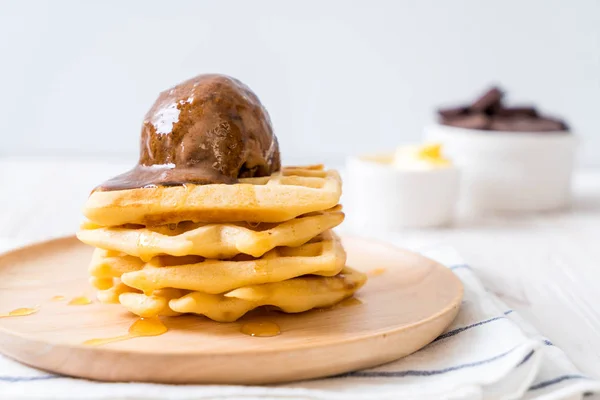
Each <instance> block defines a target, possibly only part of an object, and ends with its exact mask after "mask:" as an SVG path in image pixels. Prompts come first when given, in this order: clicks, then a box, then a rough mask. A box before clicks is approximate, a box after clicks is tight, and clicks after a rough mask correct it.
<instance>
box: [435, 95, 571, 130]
mask: <svg viewBox="0 0 600 400" xmlns="http://www.w3.org/2000/svg"><path fill="white" fill-rule="evenodd" d="M503 98H504V92H503V91H502V90H501V89H499V88H497V87H492V88H491V89H489V90H488V91H487V92H485V93H484V94H483V95H482V96H480V97H479V98H478V99H477V100H475V101H474V102H473V104H471V105H467V106H459V107H451V108H445V109H441V110H438V114H439V117H440V119H439V121H440V123H441V124H442V125H448V126H455V127H459V128H465V129H477V130H491V131H504V132H564V131H568V129H569V128H568V126H567V124H566V123H565V122H564V121H563V120H560V119H557V118H551V117H546V116H543V115H540V114H539V113H538V111H537V109H536V108H535V107H533V106H514V107H506V106H505V105H504V104H503V103H502V101H503Z"/></svg>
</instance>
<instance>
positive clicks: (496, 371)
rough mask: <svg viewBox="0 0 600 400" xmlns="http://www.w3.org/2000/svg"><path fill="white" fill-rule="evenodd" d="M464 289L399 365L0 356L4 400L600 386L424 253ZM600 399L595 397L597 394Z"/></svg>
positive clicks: (453, 264)
mask: <svg viewBox="0 0 600 400" xmlns="http://www.w3.org/2000/svg"><path fill="white" fill-rule="evenodd" d="M426 255H427V256H429V257H431V258H434V259H437V260H438V261H440V262H441V263H443V264H445V265H447V266H448V267H449V268H451V269H452V270H453V271H454V272H455V273H456V275H458V276H459V277H460V279H461V280H462V282H463V283H464V286H465V296H464V301H463V304H462V308H461V311H460V313H459V315H458V317H457V319H456V320H455V321H454V323H453V324H452V326H451V327H450V328H448V330H447V331H446V332H445V333H444V334H442V335H441V336H440V337H439V338H437V339H436V340H435V341H434V342H433V343H431V344H430V345H428V346H427V347H425V348H424V349H422V350H420V351H418V352H417V353H415V354H412V355H410V356H408V357H405V358H403V359H401V360H398V361H396V362H392V363H390V364H386V365H382V366H380V367H377V368H372V369H368V370H363V371H355V372H351V373H347V374H343V375H340V376H335V377H331V378H327V379H318V380H312V381H304V382H297V383H291V384H285V385H274V386H261V387H256V386H255V387H251V386H207V385H205V386H200V385H158V384H141V383H102V382H92V381H87V380H82V379H73V378H69V377H66V376H58V375H52V374H48V373H47V372H42V371H38V370H35V369H32V368H29V367H26V366H24V365H21V364H19V363H17V362H14V361H12V360H9V359H7V358H5V357H3V356H0V399H144V400H151V399H224V398H227V399H244V400H249V399H258V398H260V399H286V400H291V399H350V400H352V399H381V400H385V399H394V400H396V399H415V400H416V399H432V400H433V399H436V400H437V399H452V400H458V399H469V400H470V399H519V398H523V399H579V398H582V397H586V396H590V395H592V394H593V393H596V392H600V382H598V381H596V380H593V379H591V378H589V377H587V376H585V375H583V374H581V372H580V371H578V370H577V369H576V368H575V367H574V366H573V364H572V363H571V362H570V361H569V359H568V358H567V357H566V355H565V354H564V353H563V352H562V350H560V349H559V348H557V347H556V346H554V345H553V344H552V343H551V342H550V341H549V340H547V339H546V338H544V337H543V336H541V335H540V334H538V333H537V332H535V330H534V329H532V327H531V326H529V325H528V324H527V323H526V322H525V321H523V320H522V319H521V318H520V317H519V316H518V315H517V313H516V312H513V311H512V310H510V309H509V308H507V307H506V306H505V305H504V304H503V303H502V302H501V301H499V300H498V299H497V298H496V297H495V296H494V295H492V294H491V293H489V292H487V291H486V290H485V288H484V287H483V286H482V285H481V283H480V282H479V280H478V279H477V278H476V277H475V275H474V273H473V271H472V270H471V268H470V267H469V266H468V265H466V264H464V262H463V261H462V260H461V259H460V257H459V256H458V255H457V254H456V252H455V251H453V250H452V249H450V248H438V249H436V250H434V251H429V252H427V253H426ZM594 397H596V396H594Z"/></svg>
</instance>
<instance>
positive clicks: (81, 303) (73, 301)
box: [69, 296, 92, 306]
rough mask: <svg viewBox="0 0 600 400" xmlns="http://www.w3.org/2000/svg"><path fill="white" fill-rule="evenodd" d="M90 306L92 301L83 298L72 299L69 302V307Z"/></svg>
mask: <svg viewBox="0 0 600 400" xmlns="http://www.w3.org/2000/svg"><path fill="white" fill-rule="evenodd" d="M88 304H92V300H90V299H89V298H87V297H85V296H79V297H74V298H72V299H71V301H69V305H70V306H86V305H88Z"/></svg>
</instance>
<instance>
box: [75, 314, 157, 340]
mask: <svg viewBox="0 0 600 400" xmlns="http://www.w3.org/2000/svg"><path fill="white" fill-rule="evenodd" d="M166 331H168V329H167V327H166V326H165V324H163V323H162V321H161V320H160V319H159V318H158V317H152V318H139V319H138V320H136V321H135V322H134V323H133V324H132V325H131V326H130V327H129V333H128V334H127V335H121V336H115V337H111V338H104V339H90V340H86V341H85V342H83V344H85V345H87V346H102V345H105V344H108V343H114V342H121V341H123V340H129V339H134V338H137V337H142V336H159V335H162V334H163V333H165V332H166Z"/></svg>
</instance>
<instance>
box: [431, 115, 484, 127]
mask: <svg viewBox="0 0 600 400" xmlns="http://www.w3.org/2000/svg"><path fill="white" fill-rule="evenodd" d="M442 124H444V125H449V126H455V127H458V128H466V129H488V128H489V126H490V118H489V117H488V116H487V115H485V114H482V113H480V114H471V115H465V116H459V117H455V118H448V119H444V120H442Z"/></svg>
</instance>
